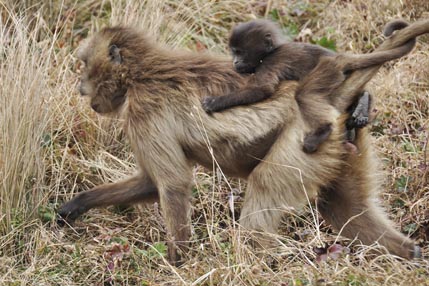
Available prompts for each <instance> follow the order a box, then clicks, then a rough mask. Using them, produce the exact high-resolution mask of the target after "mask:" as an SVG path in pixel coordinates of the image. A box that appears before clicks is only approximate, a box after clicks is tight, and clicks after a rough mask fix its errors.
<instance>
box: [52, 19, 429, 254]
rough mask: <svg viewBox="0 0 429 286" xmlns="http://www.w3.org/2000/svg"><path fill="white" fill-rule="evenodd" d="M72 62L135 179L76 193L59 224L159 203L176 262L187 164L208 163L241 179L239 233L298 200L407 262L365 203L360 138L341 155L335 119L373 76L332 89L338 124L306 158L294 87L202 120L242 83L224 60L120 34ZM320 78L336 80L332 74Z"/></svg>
mask: <svg viewBox="0 0 429 286" xmlns="http://www.w3.org/2000/svg"><path fill="white" fill-rule="evenodd" d="M426 32H429V21H426V22H423V23H416V24H413V25H410V26H409V27H406V28H404V29H403V30H400V31H397V32H396V33H395V34H394V35H393V36H392V37H390V38H389V39H387V40H386V41H385V42H384V43H383V44H382V45H381V46H380V49H382V50H391V49H393V48H396V47H399V46H401V45H404V44H406V42H407V41H409V40H411V39H413V38H415V37H416V36H418V35H420V34H422V33H426ZM79 58H80V59H82V60H83V61H84V62H85V64H86V67H85V70H84V73H83V75H82V83H81V88H80V90H81V92H82V94H83V95H87V96H88V97H89V98H90V102H91V106H92V108H93V109H94V110H95V111H96V112H98V113H110V112H118V111H119V110H122V112H121V113H122V116H123V119H124V130H125V132H126V133H127V136H128V138H129V141H130V143H131V146H132V149H133V152H134V155H135V157H136V161H137V163H138V165H139V172H138V173H137V174H136V175H134V176H132V177H130V178H128V179H125V180H123V181H120V182H116V183H111V184H104V185H101V186H97V187H95V188H93V189H91V190H89V191H86V192H81V193H79V194H78V195H77V196H76V197H75V198H73V199H72V200H70V201H69V202H67V203H65V204H64V205H63V206H62V207H61V208H60V210H59V215H60V216H61V218H63V219H66V220H69V221H72V220H74V219H76V218H77V217H78V216H79V215H81V214H82V213H84V212H86V211H88V210H89V209H91V208H94V207H102V206H107V205H114V204H121V205H124V204H132V203H138V202H151V201H154V200H159V201H160V204H161V208H162V212H163V216H164V219H165V223H166V226H167V230H168V232H169V234H170V235H171V236H172V238H173V239H172V240H171V242H169V248H168V249H169V250H168V253H169V257H170V259H171V261H178V260H179V259H180V256H179V253H178V251H177V248H176V247H179V248H182V249H183V248H186V241H188V240H189V237H190V223H189V212H190V195H191V189H190V184H191V182H192V166H193V164H194V163H196V162H197V163H199V164H202V165H204V166H207V167H212V161H213V157H212V154H213V156H214V157H215V158H216V161H217V163H218V164H219V166H220V168H222V170H223V172H225V173H226V174H227V175H229V176H237V177H241V178H246V179H247V182H248V184H247V192H246V197H245V202H244V204H243V208H242V211H241V217H240V223H241V225H242V226H244V227H246V228H248V229H253V230H260V231H266V232H275V231H276V230H277V227H278V225H279V223H280V220H281V217H282V213H283V211H282V208H283V207H284V206H289V207H294V208H299V207H300V206H302V205H303V204H305V203H306V198H307V196H309V197H310V198H315V197H316V196H317V195H318V194H319V197H320V198H321V200H319V205H320V207H321V212H322V213H323V214H324V215H325V218H326V219H327V221H328V222H329V223H331V224H332V225H333V226H334V227H335V228H337V229H341V228H343V229H342V234H344V235H346V236H347V237H351V238H355V237H357V238H359V239H360V240H361V241H362V242H363V243H365V244H371V243H373V242H375V241H378V242H379V243H380V244H382V245H384V246H385V247H386V249H387V250H388V251H390V252H391V253H394V254H396V255H399V256H401V257H405V258H413V257H416V256H419V250H418V248H417V247H415V244H414V242H413V241H412V240H410V239H409V238H407V237H406V236H404V235H403V234H401V233H400V232H399V231H397V230H395V228H394V227H393V226H392V223H391V222H390V221H389V220H388V218H387V216H386V215H385V214H384V213H383V211H382V210H381V207H380V206H379V205H378V203H377V202H376V200H374V197H375V196H376V195H377V189H378V188H379V185H378V183H377V182H376V181H375V179H374V178H373V174H374V168H375V163H376V162H374V159H373V154H372V147H371V143H370V139H369V136H368V134H367V132H366V130H365V129H362V130H359V131H358V134H357V139H356V141H355V144H356V145H357V146H358V148H359V149H360V151H361V154H360V155H359V156H355V155H353V154H347V153H346V152H345V151H343V150H344V148H342V142H343V140H344V124H345V123H344V121H345V119H346V118H345V117H347V116H346V115H343V116H339V113H340V112H341V113H345V111H346V109H347V108H348V107H349V106H350V104H351V103H352V102H355V98H356V96H358V95H357V91H359V90H361V89H362V87H363V86H364V85H365V83H366V82H367V81H368V80H370V79H371V77H372V76H373V75H374V74H375V73H376V71H377V69H378V66H377V67H372V68H369V69H362V70H357V71H355V72H353V73H352V75H350V77H349V78H348V79H347V80H346V81H344V82H343V83H342V84H341V85H340V86H339V87H338V88H337V89H335V91H334V92H333V95H332V96H335V98H333V101H335V99H336V98H338V99H341V100H337V101H336V104H334V105H333V107H332V110H330V111H329V112H330V113H331V114H332V118H338V119H337V120H336V121H334V120H333V122H334V124H333V131H332V134H331V136H330V137H329V138H328V139H327V141H326V142H325V144H323V145H322V146H321V148H320V150H319V151H318V152H317V153H315V154H312V155H311V156H309V155H307V154H305V153H304V152H303V151H302V148H301V144H300V142H301V140H302V138H303V136H304V132H305V131H304V128H303V127H304V126H305V122H304V120H303V118H302V116H301V115H300V113H299V108H298V106H297V103H296V101H295V99H294V96H293V94H294V91H295V88H296V86H297V84H296V83H295V82H284V83H283V84H282V85H280V86H279V89H278V91H277V92H276V93H275V94H274V95H273V96H272V97H271V98H270V99H269V100H266V101H263V102H259V103H257V104H254V105H250V106H247V107H241V108H236V109H232V110H229V111H227V112H223V113H219V114H214V115H213V116H209V115H207V114H206V113H205V112H204V111H203V109H202V108H201V104H200V102H201V98H202V97H203V96H205V95H207V94H227V93H229V92H231V91H233V90H238V89H240V88H242V87H244V86H245V84H246V81H247V78H246V77H244V76H242V75H240V74H238V73H236V72H235V71H234V70H233V69H232V67H231V65H230V62H229V61H228V60H223V59H219V58H217V57H214V56H209V55H205V54H195V53H190V52H184V51H183V52H179V51H177V52H175V53H172V52H171V50H169V49H166V48H163V47H161V46H160V45H157V44H156V43H154V42H152V41H151V40H150V39H149V38H148V37H146V36H145V35H144V34H142V33H140V32H137V31H136V30H134V29H131V28H124V27H112V28H105V29H103V30H101V31H100V32H98V33H96V34H95V35H93V36H92V37H91V38H90V39H89V41H87V42H86V44H85V45H84V46H83V47H82V48H81V50H80V52H79ZM335 63H336V62H335V61H334V60H333V63H332V64H335ZM316 70H317V69H316ZM316 70H315V71H316ZM328 71H329V70H328ZM331 71H332V73H333V75H334V76H335V75H336V74H338V69H331ZM355 73H356V74H358V77H355ZM321 76H325V77H328V78H327V82H324V81H322V82H323V84H333V83H332V81H335V80H336V79H335V78H334V77H331V75H330V74H327V75H324V74H322V75H321ZM329 78H333V80H329ZM321 80H325V78H321ZM334 84H337V83H334ZM345 101H348V102H345ZM208 141H209V142H210V148H208V146H207V142H208ZM209 149H210V150H209ZM258 158H263V161H262V162H261V160H260V159H258ZM279 165H281V166H293V167H294V169H291V168H287V167H279ZM295 168H297V169H299V170H301V171H302V176H300V173H299V172H297V171H296V169H295ZM344 173H346V174H344ZM272 178H276V179H275V180H272ZM301 180H303V182H304V185H305V191H304V190H303V188H302V181H301ZM305 192H306V193H305ZM338 201H340V202H339V203H338ZM59 222H60V223H64V221H63V220H62V219H60V220H59Z"/></svg>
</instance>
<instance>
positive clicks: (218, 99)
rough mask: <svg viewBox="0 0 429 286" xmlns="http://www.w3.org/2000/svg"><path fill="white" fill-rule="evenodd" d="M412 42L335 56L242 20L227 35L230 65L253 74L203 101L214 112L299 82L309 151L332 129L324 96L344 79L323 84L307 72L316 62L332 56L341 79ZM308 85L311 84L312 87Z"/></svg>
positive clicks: (389, 29)
mask: <svg viewBox="0 0 429 286" xmlns="http://www.w3.org/2000/svg"><path fill="white" fill-rule="evenodd" d="M407 25H408V23H406V22H405V21H403V20H395V21H392V22H390V23H388V24H387V25H386V28H385V33H386V34H388V35H391V34H392V33H393V31H394V30H395V29H402V28H404V27H406V26H407ZM414 45H415V40H411V41H409V42H407V43H406V44H404V45H402V46H400V47H397V48H394V49H391V50H388V51H380V52H375V53H371V54H364V55H352V54H345V53H343V54H336V53H334V52H332V51H330V50H327V49H325V48H323V47H321V46H317V45H311V44H305V43H297V42H287V41H284V40H283V39H282V37H281V32H280V29H279V27H277V25H275V24H274V23H273V22H271V21H268V20H253V21H249V22H246V23H240V24H238V25H237V26H235V27H234V29H233V30H232V32H231V36H230V38H229V46H230V49H231V52H232V55H233V59H234V67H235V68H236V70H237V71H238V72H241V73H252V72H254V75H253V76H252V77H251V80H250V81H249V82H248V85H246V87H244V88H243V89H240V90H239V91H235V92H233V93H230V94H228V95H221V96H207V97H205V98H204V99H203V102H202V105H203V108H204V110H206V111H207V112H214V111H222V110H225V109H228V108H231V107H233V106H239V105H247V104H251V103H255V102H259V101H262V100H264V99H266V98H268V97H270V96H271V95H272V94H273V93H274V92H275V90H276V87H277V86H278V84H279V83H280V82H281V81H282V80H290V79H293V80H300V85H299V87H298V89H297V91H296V100H297V102H298V105H299V107H300V111H301V113H302V115H303V116H304V118H305V121H306V122H307V124H308V125H309V126H310V132H309V134H307V135H306V137H305V139H304V146H303V150H304V151H305V152H306V153H313V152H315V151H317V149H318V147H319V146H320V144H322V143H323V142H324V141H325V140H326V138H327V137H328V136H329V134H330V133H331V131H332V130H331V126H332V120H331V118H330V117H329V114H327V116H325V114H326V113H324V112H323V111H324V110H325V109H326V108H327V106H328V105H330V104H331V103H330V101H329V97H328V95H329V94H331V93H332V91H333V90H334V89H335V88H336V87H338V85H340V84H341V83H342V81H343V80H338V81H336V82H337V86H333V85H329V84H324V83H322V82H321V79H322V77H320V76H318V75H317V73H311V74H310V75H309V73H310V72H311V71H312V70H314V69H315V67H316V66H317V65H326V64H329V63H331V61H326V60H323V59H324V58H325V57H335V58H336V59H335V63H336V64H335V66H334V67H332V68H337V69H338V72H337V73H336V76H337V77H338V78H339V77H344V76H345V75H344V74H345V73H350V72H351V71H353V70H356V69H361V68H366V67H369V66H373V65H380V64H383V63H384V62H386V61H389V60H392V59H396V58H398V57H401V56H403V55H405V54H407V53H409V52H410V51H411V50H412V49H413V47H414ZM328 68H329V67H328ZM318 70H320V69H318ZM324 70H325V68H323V71H324ZM323 78H325V77H323ZM301 80H302V81H301ZM327 80H328V81H330V79H327ZM309 84H311V85H312V87H311V89H310V88H309ZM304 87H305V91H304ZM368 108H369V106H368ZM350 123H351V121H350Z"/></svg>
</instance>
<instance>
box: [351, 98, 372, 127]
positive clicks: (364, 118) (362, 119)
mask: <svg viewBox="0 0 429 286" xmlns="http://www.w3.org/2000/svg"><path fill="white" fill-rule="evenodd" d="M370 106H371V98H370V94H369V93H368V92H367V91H365V92H364V93H363V95H362V96H361V97H360V98H359V101H358V104H357V106H356V108H355V109H354V111H353V113H352V114H351V116H350V119H349V120H348V122H347V129H349V130H350V129H353V128H363V127H365V126H366V125H368V122H369V116H368V114H369V109H370Z"/></svg>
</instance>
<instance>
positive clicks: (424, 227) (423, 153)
mask: <svg viewBox="0 0 429 286" xmlns="http://www.w3.org/2000/svg"><path fill="white" fill-rule="evenodd" d="M132 2H133V1H108V0H107V1H95V0H76V1H72V0H64V1H59V0H58V1H55V0H53V1H11V0H9V1H8V0H4V1H0V182H1V185H0V235H1V236H0V285H429V270H428V269H429V262H428V260H427V259H428V256H429V243H428V239H429V210H428V207H429V192H428V191H429V186H428V185H429V184H428V181H429V179H428V178H429V175H428V173H429V161H428V156H429V151H428V140H429V100H428V96H429V52H428V51H429V37H428V36H425V37H421V38H420V39H419V41H418V43H417V47H416V48H415V50H414V51H413V52H412V53H411V54H410V55H408V56H406V57H404V58H402V59H400V60H399V61H396V62H395V63H389V64H386V65H385V67H384V68H383V69H382V70H381V71H380V72H379V73H378V75H377V76H376V77H375V78H374V79H373V81H372V82H371V83H370V84H369V86H368V89H369V90H370V91H371V92H372V93H373V94H374V95H375V96H376V102H375V104H374V113H375V115H376V118H375V120H374V122H373V124H372V127H371V129H372V131H373V135H374V136H373V137H374V144H375V145H376V146H377V150H378V151H379V157H380V159H381V161H382V162H383V164H382V166H383V168H384V171H385V181H384V192H383V193H382V194H381V198H382V200H383V202H384V205H385V207H386V209H387V211H388V213H389V214H390V216H391V218H392V219H393V220H394V221H395V223H396V225H397V227H398V228H400V229H401V230H402V231H403V232H404V233H407V234H409V235H410V236H411V237H413V238H414V239H416V240H417V242H418V243H419V244H420V246H422V248H423V255H424V259H422V260H417V261H412V262H410V261H403V260H400V259H398V258H395V257H392V256H389V255H379V256H371V255H369V254H368V253H367V252H368V250H370V249H374V248H377V246H371V247H364V246H361V245H360V244H359V243H358V242H356V241H350V240H346V239H344V238H341V237H338V236H337V235H336V233H335V232H333V231H332V230H330V228H329V226H327V225H325V224H324V223H323V221H322V222H321V224H320V225H319V224H318V223H315V221H316V222H317V221H318V220H317V219H316V220H314V219H313V216H312V214H311V212H309V211H307V212H302V213H300V214H298V215H294V216H288V218H286V219H285V221H284V224H283V226H282V230H281V233H280V234H281V236H279V240H280V241H281V242H282V243H283V246H282V247H281V248H280V249H279V250H277V251H275V252H274V251H273V252H272V253H271V254H272V255H273V257H274V258H275V259H276V260H277V262H276V263H275V264H276V267H275V268H274V269H273V268H272V267H269V266H267V265H266V263H265V262H264V260H261V259H259V258H257V257H256V256H255V255H254V253H253V251H252V249H251V248H249V246H248V245H247V244H245V243H244V241H243V239H242V233H240V232H239V231H238V230H237V229H236V226H235V224H234V221H233V217H234V216H235V217H236V216H237V214H238V212H239V209H240V203H241V196H242V193H243V191H244V189H245V182H242V181H237V180H231V181H230V185H231V186H232V187H231V188H230V187H228V184H226V183H225V182H223V181H221V180H218V178H220V177H219V176H218V175H217V173H216V172H214V173H211V172H208V171H207V170H203V169H200V168H196V169H195V172H194V174H195V188H194V189H193V201H194V202H193V205H194V208H193V214H192V224H193V230H194V235H193V237H192V251H190V253H189V254H188V256H189V261H188V262H187V263H185V264H184V265H183V266H182V267H180V268H175V267H172V266H171V265H169V264H168V263H167V261H166V260H165V252H166V247H165V243H164V241H165V237H166V235H165V228H164V226H163V222H162V218H161V216H160V211H159V207H158V206H157V205H156V204H155V205H153V206H150V207H136V208H134V209H132V210H128V211H123V210H118V209H115V208H108V209H97V210H91V211H90V212H89V213H88V214H87V215H85V216H84V217H83V218H82V219H81V220H79V221H77V222H76V224H75V225H74V226H73V228H65V229H61V228H58V227H57V226H56V224H55V221H54V220H55V209H56V208H57V207H58V206H59V205H60V204H61V203H62V202H63V201H65V200H68V199H70V198H71V197H73V195H74V194H76V193H77V192H79V191H81V190H87V189H88V188H91V187H92V186H94V185H96V184H99V183H101V182H107V181H114V180H117V179H118V178H121V177H124V176H126V175H127V174H130V173H132V172H133V169H134V167H135V166H134V161H133V157H132V155H131V154H130V151H129V147H128V144H127V141H126V139H125V138H124V136H123V134H122V132H121V130H120V124H118V122H117V120H116V119H115V118H101V117H98V116H97V115H96V114H94V112H92V111H91V110H90V109H89V108H88V107H87V104H86V102H85V101H84V100H82V99H81V98H79V96H78V94H77V92H76V84H77V82H78V78H79V67H80V63H79V62H78V61H77V60H76V58H75V54H74V51H75V48H76V46H77V45H78V44H79V42H80V40H81V39H82V38H85V37H86V36H87V35H88V34H90V33H92V32H93V31H94V30H97V29H99V28H100V27H102V26H104V25H107V24H109V23H110V24H112V23H113V24H114V23H127V24H132V25H136V26H139V27H143V28H144V30H146V31H147V32H149V33H152V34H153V35H154V36H155V37H157V38H158V39H159V40H160V41H163V42H166V43H168V44H170V45H172V46H181V47H184V48H187V49H192V50H206V49H209V50H210V51H214V52H221V53H225V52H226V39H227V35H228V31H229V30H230V28H231V26H232V25H233V24H234V23H235V22H238V21H244V20H248V19H252V18H259V17H267V18H271V19H274V20H276V21H278V22H280V23H281V25H282V26H283V27H284V32H285V33H286V34H288V35H289V36H290V37H291V38H294V39H296V40H300V41H306V42H313V43H318V44H321V45H325V46H329V47H331V48H334V47H336V49H337V50H338V51H350V52H369V51H371V50H372V49H373V48H374V47H376V46H377V44H378V43H379V41H380V39H381V38H380V36H379V35H380V33H381V30H382V27H383V25H384V24H385V23H386V22H387V21H389V20H391V19H393V18H398V17H402V18H405V19H407V20H409V21H415V20H417V19H420V18H428V17H429V2H427V1H426V0H403V1H396V0H384V1H363V0H351V1H340V0H338V1H311V0H291V1H275V0H272V1H271V0H268V1H246V0H231V1H214V0H213V1H205V0H179V1H175V0H157V1H156V0H147V1H143V0H142V1H134V2H133V4H130V3H132ZM42 3H44V4H42ZM231 192H234V193H235V194H236V195H238V196H236V197H237V198H238V199H237V201H236V202H235V204H234V207H235V209H234V212H231V210H230V208H229V207H228V205H229V202H228V197H229V196H228V194H229V193H231ZM313 215H315V216H317V217H318V215H317V213H316V214H314V213H313ZM320 220H321V218H320ZM334 241H337V242H339V243H341V244H342V245H343V246H345V247H347V248H348V249H349V250H350V252H349V254H344V255H342V256H341V257H340V258H338V259H328V260H327V261H326V262H321V263H318V262H316V256H317V255H316V253H315V252H314V250H313V248H314V247H318V246H321V245H323V243H327V244H331V243H333V242H334Z"/></svg>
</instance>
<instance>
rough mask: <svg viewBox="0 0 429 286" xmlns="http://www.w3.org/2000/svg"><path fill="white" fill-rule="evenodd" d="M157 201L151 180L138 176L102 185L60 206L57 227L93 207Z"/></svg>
mask: <svg viewBox="0 0 429 286" xmlns="http://www.w3.org/2000/svg"><path fill="white" fill-rule="evenodd" d="M157 199H158V191H157V189H156V187H155V185H154V184H153V182H152V180H150V179H149V177H147V176H145V175H143V174H139V175H136V176H134V177H131V178H128V179H126V180H123V181H120V182H116V183H111V184H104V185H101V186H97V187H94V188H92V189H91V190H89V191H86V192H81V193H79V194H77V196H76V197H74V198H73V199H72V200H70V201H68V202H67V203H65V204H64V205H63V206H61V208H60V210H59V211H58V215H59V218H58V221H57V222H58V224H59V225H64V224H65V221H69V222H72V221H74V220H75V219H77V218H78V217H79V216H80V215H82V214H84V213H85V212H87V211H88V210H90V209H92V208H95V207H103V206H108V205H127V204H135V203H138V202H141V201H146V202H148V201H155V200H157Z"/></svg>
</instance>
